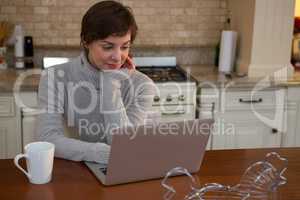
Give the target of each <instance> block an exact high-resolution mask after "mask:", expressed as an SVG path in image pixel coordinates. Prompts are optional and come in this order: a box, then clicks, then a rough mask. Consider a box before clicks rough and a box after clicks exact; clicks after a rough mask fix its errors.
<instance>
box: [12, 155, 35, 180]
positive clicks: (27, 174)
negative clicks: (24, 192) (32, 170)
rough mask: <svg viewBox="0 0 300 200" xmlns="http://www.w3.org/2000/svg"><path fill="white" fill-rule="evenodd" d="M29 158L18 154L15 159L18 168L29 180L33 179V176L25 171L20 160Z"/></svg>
mask: <svg viewBox="0 0 300 200" xmlns="http://www.w3.org/2000/svg"><path fill="white" fill-rule="evenodd" d="M23 157H24V158H27V159H28V155H27V154H18V155H16V157H15V159H14V163H15V165H16V166H17V168H19V170H21V171H22V172H23V173H24V174H25V175H26V176H27V177H28V178H29V179H30V178H31V175H30V174H29V173H28V172H26V171H25V169H23V168H22V167H21V166H20V165H19V160H20V159H21V158H23Z"/></svg>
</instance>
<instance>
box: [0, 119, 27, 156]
mask: <svg viewBox="0 0 300 200" xmlns="http://www.w3.org/2000/svg"><path fill="white" fill-rule="evenodd" d="M21 146H22V144H21V134H19V132H18V131H17V129H16V124H15V118H4V117H0V159H7V158H14V157H15V156H16V154H18V153H20V152H21Z"/></svg>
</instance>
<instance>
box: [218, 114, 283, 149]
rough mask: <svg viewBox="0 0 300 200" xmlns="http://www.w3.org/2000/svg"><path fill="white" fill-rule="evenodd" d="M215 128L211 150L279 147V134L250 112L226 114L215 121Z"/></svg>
mask: <svg viewBox="0 0 300 200" xmlns="http://www.w3.org/2000/svg"><path fill="white" fill-rule="evenodd" d="M265 114H266V115H272V112H270V111H269V112H268V111H265ZM216 126H217V127H216V131H215V132H214V135H213V149H241V148H243V149H244V148H265V147H280V143H281V132H280V131H278V130H277V129H274V128H272V127H270V126H268V125H266V124H264V123H263V122H262V121H260V120H258V119H257V118H256V117H255V116H254V115H253V114H251V112H250V111H248V112H245V111H230V112H226V114H224V115H221V116H220V117H219V118H218V119H217V120H216Z"/></svg>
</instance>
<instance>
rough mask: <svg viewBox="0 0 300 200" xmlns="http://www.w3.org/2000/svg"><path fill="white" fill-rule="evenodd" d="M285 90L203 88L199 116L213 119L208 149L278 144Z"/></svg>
mask: <svg viewBox="0 0 300 200" xmlns="http://www.w3.org/2000/svg"><path fill="white" fill-rule="evenodd" d="M285 92H286V90H285V89H284V88H270V89H267V90H262V91H255V92H253V90H252V89H251V88H249V89H243V90H241V89H230V90H227V91H225V90H223V89H221V88H220V89H216V88H214V89H211V88H203V89H202V90H201V95H200V104H199V115H198V116H199V118H211V117H213V118H214V120H215V124H214V127H213V132H212V137H211V141H212V142H211V149H241V148H242V149H245V148H266V147H280V146H281V143H282V139H281V138H282V135H283V132H284V120H285V119H284V111H285V110H284V109H285V96H286V94H285ZM209 105H210V106H209Z"/></svg>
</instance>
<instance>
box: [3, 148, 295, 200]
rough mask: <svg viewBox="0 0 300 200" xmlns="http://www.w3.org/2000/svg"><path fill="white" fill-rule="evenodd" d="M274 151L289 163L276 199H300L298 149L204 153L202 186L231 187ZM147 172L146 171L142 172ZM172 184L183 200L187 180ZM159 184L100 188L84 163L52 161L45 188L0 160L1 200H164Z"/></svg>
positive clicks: (199, 174) (201, 173)
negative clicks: (49, 177) (248, 170)
mask: <svg viewBox="0 0 300 200" xmlns="http://www.w3.org/2000/svg"><path fill="white" fill-rule="evenodd" d="M271 151H276V152H278V153H280V155H281V156H283V157H286V158H287V159H288V160H289V166H288V170H287V171H286V172H285V175H286V177H287V179H288V183H287V184H286V185H284V186H282V187H281V188H280V190H279V192H278V196H279V199H284V200H299V199H300V148H285V149H253V150H222V151H207V152H206V154H205V158H204V161H203V164H202V166H201V169H200V172H199V173H197V174H196V175H197V176H198V177H199V179H200V183H201V184H205V183H209V182H217V183H221V184H229V185H234V184H236V183H238V182H239V179H240V177H241V175H242V173H243V172H244V170H245V169H246V168H247V167H248V166H249V165H250V164H251V163H254V162H256V161H258V160H262V159H263V158H264V156H265V154H266V153H268V152H271ZM145 170H146V169H145ZM170 182H171V184H172V185H173V186H174V187H175V188H176V189H177V190H178V193H179V195H177V196H176V197H174V199H182V197H183V194H184V193H185V192H186V191H188V187H187V185H188V184H187V178H186V177H174V178H172V179H171V180H170ZM160 183H161V180H152V181H144V182H139V183H131V184H124V185H118V186H110V187H105V186H103V185H102V184H101V183H100V182H99V181H98V180H97V179H96V178H95V177H94V176H93V174H92V173H91V172H90V171H89V170H88V169H87V168H86V166H85V165H84V164H83V163H78V162H72V161H67V160H62V159H55V161H54V170H53V177H52V181H51V182H50V183H48V184H44V185H33V184H30V183H29V182H28V181H27V179H26V178H25V176H24V175H23V174H22V173H21V172H20V171H19V170H18V169H17V168H16V167H15V166H14V164H13V160H8V159H7V160H0V199H1V200H19V199H22V200H26V199H28V200H29V199H30V200H50V199H64V200H68V199H69V200H77V199H78V200H79V199H80V200H83V199H87V200H93V199H97V200H99V199H110V200H114V199H118V200H119V199H138V200H144V199H151V200H153V199H163V197H162V196H163V194H164V191H165V190H164V189H163V188H162V187H161V185H160Z"/></svg>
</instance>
